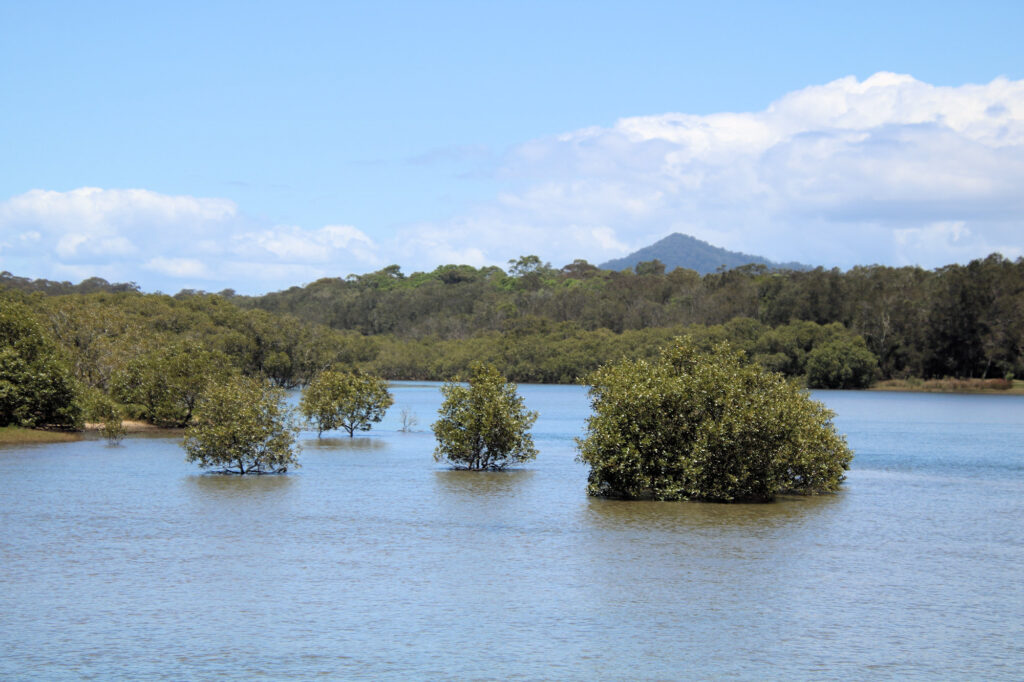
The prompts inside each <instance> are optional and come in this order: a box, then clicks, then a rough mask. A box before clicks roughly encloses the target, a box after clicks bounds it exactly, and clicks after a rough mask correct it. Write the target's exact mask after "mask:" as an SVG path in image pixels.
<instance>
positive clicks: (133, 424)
mask: <svg viewBox="0 0 1024 682" xmlns="http://www.w3.org/2000/svg"><path fill="white" fill-rule="evenodd" d="M121 425H122V426H124V431H125V433H143V432H145V431H167V430H168V428H167V427H163V426H156V425H154V424H150V423H149V422H140V421H134V420H131V419H125V420H123V421H122V422H121ZM102 428H103V422H86V423H85V430H86V431H99V430H100V429H102Z"/></svg>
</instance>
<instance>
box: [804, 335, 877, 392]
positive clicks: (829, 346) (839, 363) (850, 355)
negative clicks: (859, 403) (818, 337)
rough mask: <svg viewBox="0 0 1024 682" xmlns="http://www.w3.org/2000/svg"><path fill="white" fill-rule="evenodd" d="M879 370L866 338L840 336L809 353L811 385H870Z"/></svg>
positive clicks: (862, 386)
mask: <svg viewBox="0 0 1024 682" xmlns="http://www.w3.org/2000/svg"><path fill="white" fill-rule="evenodd" d="M877 372H878V359H877V358H876V357H875V354H874V353H872V352H871V351H870V350H868V347H867V346H866V345H865V343H864V339H863V338H861V337H859V336H855V337H840V338H836V339H833V340H832V341H829V342H828V343H826V344H824V345H822V346H818V347H817V348H815V349H814V350H812V351H811V352H810V354H809V355H808V356H807V386H808V387H809V388H868V387H869V386H871V384H872V382H873V381H874V380H875V374H876V373H877Z"/></svg>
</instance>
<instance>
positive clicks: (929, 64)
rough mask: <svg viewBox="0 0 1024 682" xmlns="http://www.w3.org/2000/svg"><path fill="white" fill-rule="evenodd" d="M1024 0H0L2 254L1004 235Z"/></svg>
mask: <svg viewBox="0 0 1024 682" xmlns="http://www.w3.org/2000/svg"><path fill="white" fill-rule="evenodd" d="M1022 25H1024V3H1018V2H1006V3H983V2H973V3H943V2H921V3H914V2H907V3H892V2H885V3H872V2H857V3H729V2H719V3H707V4H696V3H693V4H688V3H679V2H674V3H648V2H629V3H599V2H562V3H553V2H548V3H528V2H527V3H522V2H517V3H507V4H497V3H482V2H473V3H468V2H467V3H452V2H434V3H389V2H376V3H340V2H323V3H320V2H289V3H269V2H264V3H254V2H245V3H242V2H238V3H232V2H202V3H189V2H178V3H165V4H162V5H156V4H155V3H135V2H131V3H128V2H126V3H116V2H106V3H81V2H75V3H50V2H31V3H29V2H12V1H4V0H0V64H2V65H3V66H2V67H0V105H2V106H0V155H2V157H3V159H4V161H3V163H0V269H5V270H9V271H11V272H13V273H15V274H17V275H21V276H29V277H47V278H52V279H70V280H72V281H78V280H80V279H82V278H84V277H87V276H91V275H98V276H102V277H106V278H107V279H111V280H117V281H136V282H138V283H139V284H140V285H142V286H143V288H145V289H147V290H154V289H160V290H163V291H169V292H173V291H177V290H178V289H180V288H184V287H192V288H202V289H207V290H213V291H216V290H219V289H222V288H225V287H234V288H236V289H238V290H239V291H243V292H261V291H268V290H274V289H278V288H282V287H286V286H290V285H293V284H302V283H305V282H309V281H312V280H313V279H316V278H318V277H321V276H345V275H347V274H349V273H361V272H366V271H370V270H374V269H377V268H379V267H383V266H384V265H387V264H390V263H398V264H400V265H402V266H403V268H404V269H405V270H406V271H407V272H411V271H414V270H425V269H432V268H433V267H436V266H437V265H439V264H442V263H447V262H467V263H471V264H474V265H482V264H485V263H496V264H504V263H505V262H506V261H507V260H508V259H510V258H515V257H517V256H519V255H522V254H526V253H536V254H537V255H539V256H541V257H542V258H544V259H545V260H549V261H551V262H552V263H553V264H555V265H561V264H564V263H567V262H569V261H571V260H572V259H574V258H587V259H589V260H591V261H592V262H601V261H603V260H606V259H609V258H612V257H617V256H620V255H623V254H625V253H627V252H629V251H631V250H634V249H635V248H638V247H640V246H644V245H646V244H649V243H651V242H653V241H654V240H656V239H659V238H661V237H663V236H665V235H666V234H669V233H671V232H674V231H681V232H687V233H690V234H694V235H695V236H698V237H700V238H703V239H706V240H708V241H711V242H712V243H715V244H718V245H721V246H724V247H727V248H732V249H737V250H743V251H746V252H751V253H759V254H763V255H766V256H768V257H771V258H775V259H778V260H800V261H803V262H808V263H814V264H822V265H826V266H833V265H835V266H840V267H844V268H845V267H850V266H853V265H856V264H868V263H876V262H877V263H884V264H891V265H903V264H920V265H923V266H925V267H935V266H939V265H942V264H945V263H949V262H954V261H960V262H963V261H966V260H969V259H970V258H974V257H979V256H983V255H986V254H987V253H989V252H990V251H993V250H999V251H1002V252H1003V253H1005V254H1006V255H1007V256H1010V257H1018V256H1021V255H1024V217H1022V216H1024V203H1022V202H1024V199H1022V198H1021V196H1020V195H1022V194H1024V193H1022V192H1020V190H1019V188H1020V187H1022V186H1024V184H1022V183H1024V81H1022V79H1024V42H1022V41H1021V40H1020V39H1019V28H1020V26H1022Z"/></svg>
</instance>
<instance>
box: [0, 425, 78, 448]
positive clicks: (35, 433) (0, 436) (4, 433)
mask: <svg viewBox="0 0 1024 682" xmlns="http://www.w3.org/2000/svg"><path fill="white" fill-rule="evenodd" d="M81 439H82V436H81V434H80V433H74V432H68V431H46V430H43V429H26V428H22V427H20V426H3V427H0V445H21V444H24V443H70V442H72V441H76V440H81Z"/></svg>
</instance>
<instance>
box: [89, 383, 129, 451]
mask: <svg viewBox="0 0 1024 682" xmlns="http://www.w3.org/2000/svg"><path fill="white" fill-rule="evenodd" d="M90 402H91V403H92V404H91V405H90V409H89V412H90V417H91V418H92V419H95V420H96V421H99V422H101V423H102V424H103V425H102V426H101V427H100V435H101V436H103V437H104V438H106V439H107V442H108V443H109V444H111V445H116V444H118V443H120V442H121V440H123V439H124V436H125V433H127V430H126V429H125V427H124V421H123V420H122V418H121V410H120V408H119V407H118V406H117V405H115V404H114V402H113V401H112V400H111V399H110V398H108V397H107V396H106V395H105V394H103V393H100V392H99V391H96V392H95V393H94V395H93V399H92V400H91V401H90Z"/></svg>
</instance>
